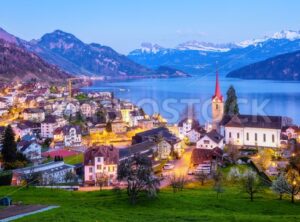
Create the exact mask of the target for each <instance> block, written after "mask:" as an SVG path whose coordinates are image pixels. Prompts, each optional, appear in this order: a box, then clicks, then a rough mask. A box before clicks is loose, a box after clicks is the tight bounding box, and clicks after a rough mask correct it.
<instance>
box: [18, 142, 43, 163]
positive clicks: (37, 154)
mask: <svg viewBox="0 0 300 222" xmlns="http://www.w3.org/2000/svg"><path fill="white" fill-rule="evenodd" d="M41 150H42V147H41V145H40V144H38V143H37V142H36V141H21V142H20V143H18V151H20V152H21V153H23V154H24V155H25V156H26V157H27V158H28V159H29V160H36V159H40V158H41V152H42V151H41Z"/></svg>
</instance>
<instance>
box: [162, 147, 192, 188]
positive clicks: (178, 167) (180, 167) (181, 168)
mask: <svg viewBox="0 0 300 222" xmlns="http://www.w3.org/2000/svg"><path fill="white" fill-rule="evenodd" d="M193 148H194V147H189V148H187V149H186V150H185V152H184V153H183V155H182V157H181V158H180V159H179V160H175V161H174V162H171V163H172V164H174V169H173V170H164V171H163V175H164V177H165V178H164V179H163V180H162V181H161V183H160V187H166V186H168V185H169V181H168V178H167V176H168V175H172V174H175V175H187V173H188V169H189V166H190V161H191V155H192V150H193Z"/></svg>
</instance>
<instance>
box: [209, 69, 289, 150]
mask: <svg viewBox="0 0 300 222" xmlns="http://www.w3.org/2000/svg"><path fill="white" fill-rule="evenodd" d="M211 108H212V126H213V129H215V130H217V131H218V132H219V133H220V134H221V135H222V136H223V137H224V142H225V144H232V145H236V146H238V147H240V148H267V147H268V148H279V147H280V145H281V129H282V128H283V127H286V126H289V125H291V124H292V120H291V119H290V118H287V117H282V116H263V115H241V114H237V115H231V116H229V115H226V114H224V99H223V96H222V93H221V89H220V83H219V75H218V72H217V73H216V85H215V94H214V95H213V97H212V102H211Z"/></svg>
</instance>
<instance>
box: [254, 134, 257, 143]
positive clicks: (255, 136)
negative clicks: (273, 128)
mask: <svg viewBox="0 0 300 222" xmlns="http://www.w3.org/2000/svg"><path fill="white" fill-rule="evenodd" d="M254 139H255V141H257V133H255V134H254Z"/></svg>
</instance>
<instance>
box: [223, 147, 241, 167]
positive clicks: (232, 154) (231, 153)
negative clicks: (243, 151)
mask: <svg viewBox="0 0 300 222" xmlns="http://www.w3.org/2000/svg"><path fill="white" fill-rule="evenodd" d="M225 151H226V153H227V155H228V157H229V158H230V160H231V162H232V163H236V161H237V160H238V158H239V157H240V151H239V149H238V148H237V146H235V145H233V144H231V143H229V144H228V145H227V146H226V149H225Z"/></svg>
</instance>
